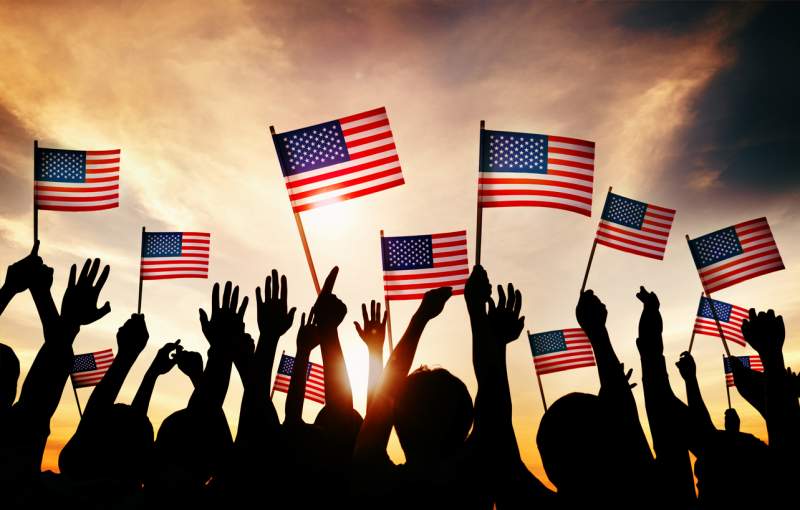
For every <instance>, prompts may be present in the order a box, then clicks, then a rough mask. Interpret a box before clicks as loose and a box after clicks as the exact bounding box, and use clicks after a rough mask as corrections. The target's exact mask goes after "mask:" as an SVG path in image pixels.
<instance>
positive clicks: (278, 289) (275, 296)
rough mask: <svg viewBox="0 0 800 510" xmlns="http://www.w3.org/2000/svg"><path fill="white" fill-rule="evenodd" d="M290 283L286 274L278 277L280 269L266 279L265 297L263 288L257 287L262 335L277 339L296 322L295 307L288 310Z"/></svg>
mask: <svg viewBox="0 0 800 510" xmlns="http://www.w3.org/2000/svg"><path fill="white" fill-rule="evenodd" d="M287 292H288V285H287V284H286V276H281V277H280V280H279V279H278V271H276V270H275V269H273V270H272V274H271V275H270V276H267V277H266V279H265V280H264V298H263V299H262V298H261V288H260V287H256V311H257V313H258V329H259V331H261V335H262V336H268V337H270V338H274V339H275V340H277V339H278V338H280V337H281V335H283V334H284V333H286V332H287V331H288V330H289V328H290V327H292V322H294V314H295V311H296V308H295V307H292V309H291V310H288V305H287V301H286V294H287Z"/></svg>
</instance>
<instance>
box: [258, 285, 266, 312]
mask: <svg viewBox="0 0 800 510" xmlns="http://www.w3.org/2000/svg"><path fill="white" fill-rule="evenodd" d="M264 288H265V289H266V287H264ZM263 304H264V300H263V299H261V287H256V305H257V306H258V307H259V308H260V307H261V305H263Z"/></svg>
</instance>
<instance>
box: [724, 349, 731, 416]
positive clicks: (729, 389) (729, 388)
mask: <svg viewBox="0 0 800 510" xmlns="http://www.w3.org/2000/svg"><path fill="white" fill-rule="evenodd" d="M728 357H729V358H730V357H731V355H730V354H728ZM722 363H723V364H725V356H724V355H723V356H722ZM729 363H730V362H729ZM731 377H733V365H731ZM725 393H726V394H727V395H728V409H730V408H731V387H730V386H728V377H727V375H726V376H725Z"/></svg>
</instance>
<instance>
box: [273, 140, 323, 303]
mask: <svg viewBox="0 0 800 510" xmlns="http://www.w3.org/2000/svg"><path fill="white" fill-rule="evenodd" d="M269 133H270V135H272V142H273V143H274V144H275V152H276V153H277V154H278V160H279V161H281V168H283V161H282V160H281V152H280V151H279V150H278V142H277V141H276V140H275V135H276V132H275V126H270V127H269ZM292 212H294V222H295V224H296V225H297V232H299V233H300V242H302V243H303V252H304V253H305V254H306V262H307V263H308V270H309V271H311V280H312V281H313V282H314V290H316V291H317V294H319V279H318V278H317V270H316V269H314V260H313V259H312V258H311V250H310V249H309V248H308V240H307V239H306V231H305V229H304V228H303V220H301V219H300V213H298V212H296V211H294V208H292Z"/></svg>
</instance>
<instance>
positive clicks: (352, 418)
mask: <svg viewBox="0 0 800 510" xmlns="http://www.w3.org/2000/svg"><path fill="white" fill-rule="evenodd" d="M363 422H364V418H362V417H361V415H360V414H359V413H358V411H356V410H355V409H348V410H346V411H344V412H337V411H335V409H334V408H333V407H330V406H325V407H323V408H322V410H321V411H320V412H319V414H317V418H316V419H315V420H314V425H316V426H317V427H319V428H320V429H321V430H322V431H323V433H324V434H325V437H326V438H327V440H326V442H327V443H328V448H330V449H331V454H332V455H334V456H335V457H336V458H343V457H346V458H347V459H348V460H349V458H350V456H351V455H352V453H353V448H355V445H356V437H358V431H359V430H361V424H362V423H363Z"/></svg>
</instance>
